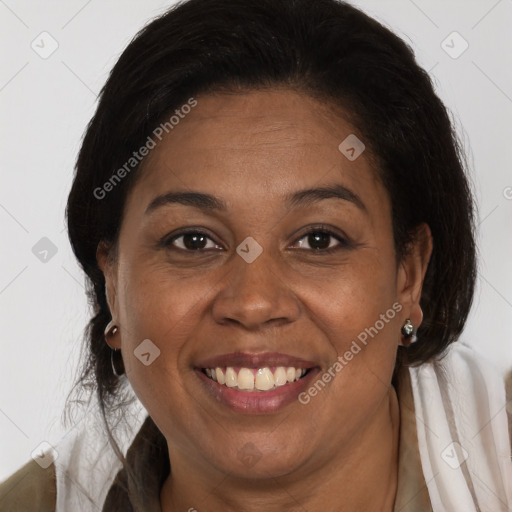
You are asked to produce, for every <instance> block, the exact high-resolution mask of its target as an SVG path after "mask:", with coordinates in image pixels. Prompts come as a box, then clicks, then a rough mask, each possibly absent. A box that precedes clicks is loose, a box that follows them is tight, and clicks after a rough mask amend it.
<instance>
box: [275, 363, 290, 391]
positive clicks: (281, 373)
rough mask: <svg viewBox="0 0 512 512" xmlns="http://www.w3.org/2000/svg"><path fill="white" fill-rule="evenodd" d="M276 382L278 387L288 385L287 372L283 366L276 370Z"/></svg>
mask: <svg viewBox="0 0 512 512" xmlns="http://www.w3.org/2000/svg"><path fill="white" fill-rule="evenodd" d="M274 382H275V385H276V386H284V385H285V384H286V383H287V380H286V370H285V369H284V368H283V367H282V366H279V367H278V368H276V371H275V372H274Z"/></svg>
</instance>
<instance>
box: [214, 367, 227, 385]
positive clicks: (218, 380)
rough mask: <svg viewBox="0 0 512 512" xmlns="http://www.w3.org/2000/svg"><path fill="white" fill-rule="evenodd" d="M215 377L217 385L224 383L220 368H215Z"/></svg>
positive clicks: (224, 379) (224, 378)
mask: <svg viewBox="0 0 512 512" xmlns="http://www.w3.org/2000/svg"><path fill="white" fill-rule="evenodd" d="M215 375H216V377H217V382H218V383H219V384H225V383H226V377H224V372H223V371H222V370H221V369H220V368H215Z"/></svg>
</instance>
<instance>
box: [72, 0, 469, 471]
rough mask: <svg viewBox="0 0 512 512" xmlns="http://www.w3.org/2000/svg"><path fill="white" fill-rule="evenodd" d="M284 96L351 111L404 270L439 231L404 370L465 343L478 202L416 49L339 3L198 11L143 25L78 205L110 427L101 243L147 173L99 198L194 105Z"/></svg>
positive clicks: (87, 371) (97, 124)
mask: <svg viewBox="0 0 512 512" xmlns="http://www.w3.org/2000/svg"><path fill="white" fill-rule="evenodd" d="M283 86H284V87H289V88H291V89H295V90H300V91H303V92H304V93H306V94H310V95H311V96H314V97H316V98H322V99H323V100H325V101H326V102H330V103H331V104H333V105H338V106H340V107H341V108H342V109H344V110H345V111H348V112H349V113H350V116H351V120H352V122H353V124H354V126H355V128H356V129H357V130H358V132H359V133H361V134H363V136H364V142H365V144H366V146H367V148H368V150H369V152H370V153H371V154H372V155H374V157H375V159H376V162H377V164H378V165H377V167H378V172H379V175H380V177H381V179H382V182H383V183H384V184H385V186H386V188H387V190H388V192H389V196H390V199H391V204H392V221H393V232H394V242H395V248H396V252H397V258H398V259H400V258H401V257H402V255H403V254H404V252H405V251H406V250H407V244H408V242H409V241H410V239H411V233H413V231H414V228H415V227H416V226H418V225H419V224H420V223H422V222H425V223H427V224H428V225H429V226H430V229H431V231H432V235H433V239H434V249H433V253H432V257H431V260H430V264H429V266H428V270H427V274H426V277H425V282H424V286H423V293H422V297H421V307H422V309H423V313H424V321H423V323H422V325H421V326H420V327H419V329H418V332H417V337H418V341H417V342H416V343H414V344H412V345H411V346H410V347H409V348H405V347H399V351H398V358H397V367H398V366H399V365H402V364H420V363H422V362H426V361H429V360H431V359H432V358H435V357H440V356H441V355H442V354H443V352H444V350H445V349H446V348H447V346H448V345H449V344H450V343H452V342H453V341H454V340H456V339H457V337H458V335H459V334H460V333H461V331H462V329H463V327H464V324H465V321H466V318H467V315H468V313H469V310H470V307H471V303H472V298H473V292H474V283H475V273H476V271H475V267H476V263H475V260H476V255H475V253H476V251H475V241H474V205H473V200H472V195H471V191H470V186H469V183H468V178H467V176H466V174H465V164H464V156H463V153H462V151H461V148H460V146H459V143H458V139H457V137H456V134H455V132H454V129H453V126H452V123H451V120H450V116H449V114H448V112H447V109H446V108H445V106H444V105H443V103H442V102H441V100H440V99H439V98H438V96H437V95H436V94H435V91H434V87H433V84H432V82H431V80H430V77H429V75H428V74H427V73H426V72H425V71H424V70H423V69H422V68H421V67H419V65H418V64H417V63H416V61H415V58H414V54H413V51H412V50H411V48H410V47H409V46H408V45H407V44H406V43H405V42H404V41H402V40H401V39H400V38H399V37H398V36H396V35H395V34H393V33H392V32H391V31H390V30H388V29H387V28H385V27H384V26H382V25H381V24H379V23H378V22H377V21H375V20H374V19H372V18H370V17H368V16H367V15H365V14H364V13H363V12H361V11H360V10H358V9H356V8H354V7H353V6H351V5H349V4H347V3H344V2H339V1H336V0H314V1H311V0H188V1H185V2H181V3H180V4H178V5H176V6H174V7H173V8H171V9H170V10H169V11H168V12H167V13H165V14H164V15H163V16H161V17H159V18H157V19H155V20H154V21H152V22H151V23H149V24H148V25H147V26H146V27H145V28H143V29H142V30H141V31H140V32H139V33H138V34H137V35H136V37H135V38H134V39H133V40H132V41H131V43H130V44H129V45H128V47H127V48H126V49H125V51H124V52H123V54H122V55H121V57H120V58H119V60H118V61H117V63H116V65H115V66H114V68H113V70H112V72H111V74H110V76H109V78H108V80H107V82H106V84H105V86H104V87H103V89H102V91H101V94H100V97H99V104H98V108H97V110H96V113H95V115H94V117H93V118H92V120H91V121H90V123H89V125H88V127H87V130H86V133H85V137H84V140H83V144H82V147H81V149H80V153H79V156H78V160H77V163H76V174H75V177H74V181H73V185H72V188H71V192H70V194H69V199H68V204H67V219H68V230H69V238H70V240H71V245H72V247H73V250H74V253H75V255H76V257H77V258H78V261H79V262H80V264H81V266H82V267H83V269H84V271H85V273H86V274H87V278H88V283H89V291H88V294H89V299H90V303H91V304H92V306H93V308H94V316H93V317H92V319H91V321H90V323H89V325H88V328H87V332H86V342H87V360H86V362H85V365H84V368H83V373H82V375H81V377H80V380H79V383H80V385H81V386H89V387H90V388H92V389H94V390H95V391H96V392H97V394H98V398H99V400H100V403H101V404H103V405H102V406H103V407H104V411H106V413H107V416H108V414H109V411H111V410H112V408H115V407H117V406H119V404H120V397H119V396H118V390H119V379H118V378H116V377H115V376H114V375H113V374H112V370H111V364H110V348H109V347H108V346H107V344H106V343H105V339H104V336H103V330H104V328H105V326H106V324H107V323H108V321H109V320H110V316H111V315H110V312H109V308H108V306H107V302H106V298H105V280H104V277H103V274H102V272H101V270H100V269H99V267H98V264H97V262H96V249H97V246H98V244H99V243H100V241H105V242H108V243H110V244H114V245H115V242H116V240H117V237H118V233H119V229H120V225H121V221H122V216H123V207H124V203H125V198H126V196H127V193H128V192H129V190H130V189H131V187H133V184H134V183H135V180H136V178H137V175H138V170H139V168H138V166H135V167H134V168H133V170H132V171H131V172H130V173H128V174H127V175H126V177H124V178H123V179H122V180H121V181H120V182H119V183H118V184H116V186H115V187H113V189H112V190H111V191H109V193H108V194H107V195H106V196H105V197H103V198H101V199H98V198H97V194H96V195H95V193H94V191H95V190H97V189H98V187H101V186H102V185H103V184H104V183H106V182H107V181H108V180H109V179H110V178H111V177H112V175H113V174H114V173H115V172H116V171H117V170H118V169H119V168H121V167H122V166H123V164H125V162H127V161H128V160H129V158H130V157H131V155H132V152H133V151H135V150H137V149H138V148H140V147H141V146H143V145H144V143H145V142H146V141H147V138H148V136H149V135H151V133H152V132H153V130H154V129H155V128H156V127H157V126H158V125H159V124H160V123H161V122H162V121H163V120H164V119H166V118H168V117H169V116H170V115H171V114H172V112H173V111H174V110H175V109H177V108H179V107H180V106H181V105H183V104H185V103H186V102H187V100H189V99H190V98H191V97H193V96H197V95H198V94H200V93H208V92H212V91H218V90H225V91H233V92H243V91H248V90H251V89H259V88H272V87H283ZM340 142H341V141H340ZM134 478H135V479H136V475H135V476H134Z"/></svg>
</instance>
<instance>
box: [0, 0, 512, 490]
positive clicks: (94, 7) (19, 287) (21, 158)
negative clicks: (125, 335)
mask: <svg viewBox="0 0 512 512" xmlns="http://www.w3.org/2000/svg"><path fill="white" fill-rule="evenodd" d="M313 1H314V0H313ZM171 3H172V2H165V1H158V0H150V1H148V0H145V1H138V2H136V1H135V0H130V1H127V0H107V1H98V0H89V1H83V0H67V1H65V2H64V1H63V0H62V1H61V2H56V1H48V0H47V1H45V2H36V1H24V0H0V42H1V47H2V49H3V51H2V65H1V69H0V105H1V106H0V108H1V110H0V119H1V125H0V126H1V133H0V145H1V146H0V155H1V158H0V163H1V187H0V230H1V235H2V240H3V242H2V249H1V251H0V258H1V259H0V268H1V272H0V320H1V336H0V348H1V352H0V353H1V357H0V480H2V479H3V478H5V477H7V476H8V475H9V474H10V473H12V472H13V471H14V470H16V469H17V468H18V467H19V466H21V465H22V464H23V463H25V462H26V461H28V460H30V456H31V452H32V451H33V450H34V449H35V448H36V447H37V446H38V445H39V444H40V443H41V442H42V441H48V442H50V443H52V444H55V443H56V442H57V441H58V440H59V439H60V438H61V437H62V435H63V434H64V432H65V429H64V427H63V426H62V425H61V423H60V416H61V412H62V410H63V407H64V402H65V398H66V396H67V393H68V391H69V390H70V388H71V385H72V382H73V378H74V377H75V375H76V374H77V368H78V356H79V353H80V345H81V339H82V333H83V329H84V327H85V325H86V323H87V320H88V306H87V303H86V299H85V295H84V288H83V283H84V279H83V276H82V274H81V272H80V270H79V268H78V266H77V264H76V263H75V260H74V258H73V256H72V253H71V249H70V246H69V242H68V240H67V235H66V231H65V229H64V207H65V203H66V198H67V194H68V192H69V188H70V185H71V179H72V172H73V166H74V161H75V158H76V154H77V151H78V149H79V146H80V140H81V137H82V134H83V132H84V129H85V126H86V123H87V122H88V120H89V119H90V118H91V116H92V114H93V112H94V109H95V104H96V95H97V93H98V92H99V90H100V88H101V86H102V85H103V83H104V81H105V80H106V77H107V74H108V72H109V70H110V69H111V67H112V66H113V65H114V63H115V61H116V59H117V58H118V56H119V55H120V53H121V51H122V50H123V49H124V48H125V46H126V45H127V44H128V42H129V41H130V39H131V38H132V37H133V36H134V35H135V33H136V32H137V31H138V30H139V29H140V28H141V27H142V26H143V24H145V23H146V21H147V20H149V19H151V18H153V17H154V16H156V15H157V14H159V13H161V12H162V11H163V10H165V9H166V8H167V7H168V6H169V5H170V4H171ZM354 3H355V4H356V5H359V6H361V7H362V8H363V9H364V10H365V11H366V12H368V13H369V14H370V15H373V16H375V17H377V18H378V19H379V21H381V22H382V23H384V24H385V25H387V26H389V27H390V28H392V29H393V30H395V31H396V32H397V33H398V34H400V35H401V36H402V37H404V38H405V39H406V40H407V41H408V42H409V43H410V44H411V45H412V47H413V48H414V49H415V51H416V54H417V58H418V60H419V62H420V64H421V65H422V66H423V67H424V68H425V69H427V70H428V71H429V72H430V74H431V75H432V76H433V78H434V79H435V82H436V84H437V91H438V94H439V95H440V96H441V98H442V99H443V100H444V101H445V102H446V104H447V105H448V106H449V108H450V109H451V110H452V112H453V113H454V115H455V116H456V118H457V127H458V130H459V132H460V133H461V134H462V137H463V139H464V143H465V146H466V151H467V153H468V156H469V162H470V165H471V172H472V179H473V182H474V187H475V193H476V198H477V202H478V205H479V219H480V221H479V222H480V226H479V245H480V255H481V260H480V271H479V279H478V289H477V293H476V297H475V305H474V308H473V311H472V315H471V318H470V320H469V322H468V324H467V328H466V330H465V332H464V334H463V336H462V340H464V341H465V342H467V343H469V344H471V345H473V346H474V347H475V348H476V349H477V350H478V351H479V352H480V353H481V354H482V356H483V357H486V358H488V359H490V360H491V361H493V362H494V363H495V364H496V366H497V368H498V369H499V370H500V371H504V370H506V369H507V368H512V350H511V348H512V271H511V266H510V261H511V255H512V236H511V235H512V229H511V225H512V200H511V199H510V198H511V197H512V188H510V187H512V172H511V167H510V163H511V147H512V137H511V136H512V130H511V128H510V121H511V114H512V66H511V65H510V64H511V62H510V55H511V54H512V38H511V37H510V30H511V28H512V0H500V1H496V0H472V1H468V0H459V1H454V0H414V1H412V0H395V1H391V0H384V1H382V0H381V1H377V0H371V1H370V0H365V1H358V2H354ZM43 31H47V32H48V33H49V34H51V37H52V38H54V39H55V40H56V41H57V43H58V49H57V50H56V51H55V52H54V53H53V54H52V55H51V56H50V57H48V58H47V59H43V58H41V57H40V56H39V55H38V54H37V53H36V52H35V51H34V50H33V49H32V48H31V43H32V41H34V40H35V43H34V44H39V45H40V46H42V44H43V43H41V42H40V41H41V37H42V36H41V37H40V36H39V35H40V34H41V32H43ZM453 31H457V32H458V33H460V35H461V36H462V37H463V38H464V39H465V40H466V41H467V42H468V43H469V48H468V49H467V50H466V51H465V52H464V53H463V54H462V55H461V56H460V57H458V58H457V59H453V58H451V57H450V56H449V55H448V54H447V53H446V52H445V51H444V50H443V48H442V47H441V43H442V41H443V40H445V39H446V38H447V36H448V35H449V34H451V33H452V32H453ZM46 37H48V36H46ZM456 37H457V36H456ZM45 41H46V42H45V48H47V49H48V48H50V46H49V45H50V43H51V41H50V39H46V40H45ZM450 41H453V42H450ZM448 44H450V45H451V46H454V51H456V50H457V49H459V48H461V46H460V41H459V40H457V39H456V38H455V39H453V37H452V38H451V39H448ZM507 196H508V199H507ZM42 237H48V238H49V239H50V240H51V241H52V242H53V244H55V246H56V248H57V253H56V254H55V255H54V256H53V257H52V258H51V259H49V261H47V262H46V263H43V262H41V261H40V260H39V259H38V258H36V256H35V255H34V254H33V252H32V247H33V246H34V245H35V244H36V243H37V242H38V241H39V240H40V239H41V238H42Z"/></svg>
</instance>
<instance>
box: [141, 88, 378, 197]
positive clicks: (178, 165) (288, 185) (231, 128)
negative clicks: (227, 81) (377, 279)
mask: <svg viewBox="0 0 512 512" xmlns="http://www.w3.org/2000/svg"><path fill="white" fill-rule="evenodd" d="M196 101H197V105H196V106H195V107H194V108H192V109H190V111H189V113H187V114H183V113H181V116H180V118H179V121H178V123H176V124H174V126H173V128H172V129H171V130H169V133H168V134H166V135H165V136H164V137H163V138H162V140H161V141H160V142H158V141H157V144H156V147H155V148H154V149H153V150H152V151H151V152H150V154H149V155H148V156H147V157H146V160H145V162H144V165H143V169H142V176H141V177H140V179H139V180H138V181H137V183H136V186H135V187H134V190H133V191H132V194H131V195H132V197H136V198H137V201H136V202H137V204H142V203H144V204H146V205H147V204H149V202H150V201H151V200H152V199H153V198H154V196H155V194H158V193H160V194H161V193H163V192H166V191H167V190H169V191H170V190H179V191H187V190H194V191H197V190H198V189H200V190H202V191H204V192H207V193H210V194H214V195H216V196H219V197H223V198H225V199H226V203H227V204H228V205H229V206H233V207H235V206H236V205H237V204H238V205H239V206H243V205H244V204H247V202H248V201H251V202H252V203H253V204H254V202H257V203H258V204H259V205H266V204H270V203H271V202H272V201H273V200H275V201H280V200H282V198H283V196H284V195H290V194H291V193H293V192H295V191H297V190H301V189H305V188H312V187H318V186H320V185H322V184H327V183H328V184H334V183H340V184H342V185H344V186H345V187H347V188H349V189H351V190H354V189H355V190H357V191H358V193H357V194H358V195H361V194H362V195H364V196H365V197H366V200H367V201H368V202H370V203H372V202H376V201H377V202H382V201H384V202H385V201H386V200H387V194H386V193H385V190H384V189H383V187H382V185H381V183H380V180H379V179H378V177H377V172H376V171H375V170H374V169H373V168H372V165H371V163H370V158H369V155H368V153H367V152H366V150H365V151H363V152H362V153H361V155H360V156H359V157H357V158H356V159H350V158H348V157H347V155H348V156H351V153H350V152H349V153H344V152H342V151H340V148H339V146H340V144H341V143H343V141H345V140H348V141H349V142H348V143H346V144H344V145H342V149H346V147H349V149H350V146H353V145H354V141H356V144H357V140H358V139H359V140H361V139H363V140H364V137H363V136H361V135H360V134H359V135H356V134H355V133H354V132H355V131H356V130H355V128H354V127H353V126H352V125H351V124H350V123H349V122H348V121H347V119H346V116H343V112H342V111H341V109H339V108H337V107H335V106H334V105H332V104H328V103H321V102H319V101H317V100H315V99H313V98H311V97H309V96H306V95H304V94H301V93H298V92H294V91H290V90H272V91H252V92H247V93H243V94H242V93H240V94H220V93H217V94H205V95H202V96H198V97H197V98H196ZM176 119H177V118H175V119H174V120H175V121H176ZM354 137H357V139H354ZM347 138H348V139H347ZM361 148H362V147H357V146H356V147H355V150H356V151H359V150H361ZM352 153H353V152H352Z"/></svg>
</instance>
